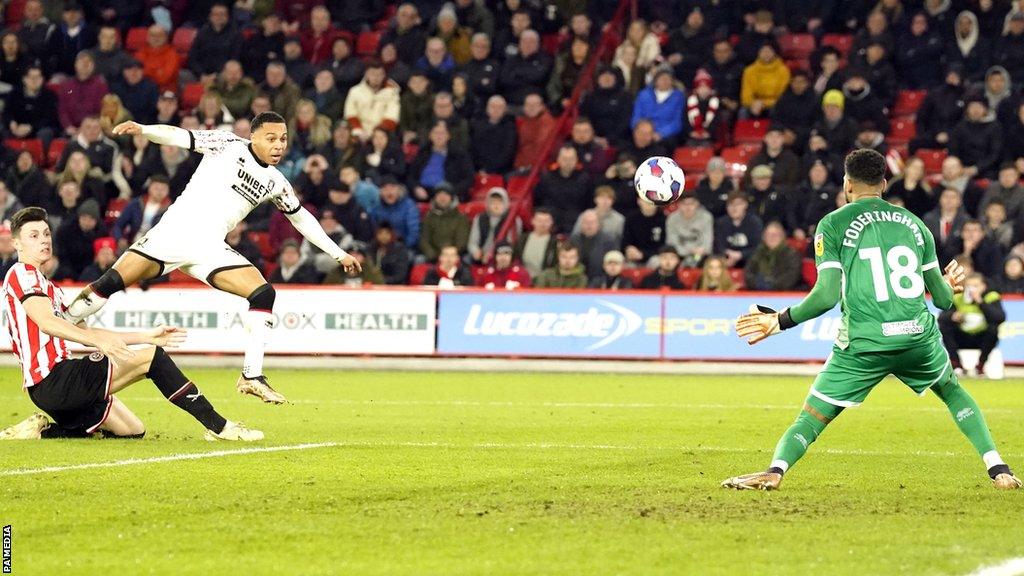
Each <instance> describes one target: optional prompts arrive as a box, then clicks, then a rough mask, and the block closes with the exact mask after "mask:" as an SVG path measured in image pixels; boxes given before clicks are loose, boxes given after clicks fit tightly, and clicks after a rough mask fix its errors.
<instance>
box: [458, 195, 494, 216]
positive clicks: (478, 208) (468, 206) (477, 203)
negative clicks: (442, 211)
mask: <svg viewBox="0 0 1024 576" xmlns="http://www.w3.org/2000/svg"><path fill="white" fill-rule="evenodd" d="M486 208H487V204H486V203H485V202H484V201H483V200H473V201H471V202H465V203H462V204H459V206H458V210H459V212H462V213H463V214H465V215H466V218H469V219H470V220H473V218H474V217H475V216H476V215H477V214H479V213H481V212H483V211H484V210H485V209H486Z"/></svg>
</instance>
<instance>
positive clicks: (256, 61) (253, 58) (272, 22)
mask: <svg viewBox="0 0 1024 576" xmlns="http://www.w3.org/2000/svg"><path fill="white" fill-rule="evenodd" d="M242 48H243V49H242V54H241V62H242V67H243V68H244V69H245V70H246V71H247V73H248V74H247V75H248V76H250V77H251V78H252V79H253V81H255V82H257V83H258V82H262V81H263V75H264V71H265V70H266V69H267V64H270V63H271V62H273V61H274V60H280V59H281V57H282V55H283V54H284V32H283V30H282V26H281V17H280V16H278V14H277V13H275V12H270V13H269V14H267V15H266V16H264V17H263V20H261V21H260V30H259V32H257V33H256V34H254V35H252V37H250V38H249V39H247V40H245V39H243V41H242ZM359 78H362V74H361V73H360V75H359V77H358V78H357V79H356V82H358V81H359Z"/></svg>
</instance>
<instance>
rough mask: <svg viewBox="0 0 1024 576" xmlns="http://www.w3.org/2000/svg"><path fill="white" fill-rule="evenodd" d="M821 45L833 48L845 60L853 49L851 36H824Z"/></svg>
mask: <svg viewBox="0 0 1024 576" xmlns="http://www.w3.org/2000/svg"><path fill="white" fill-rule="evenodd" d="M821 45H822V46H831V47H833V48H835V49H836V50H838V51H839V54H840V55H841V56H842V57H843V58H846V55H847V54H849V53H850V48H852V47H853V34H825V35H824V36H822V38H821Z"/></svg>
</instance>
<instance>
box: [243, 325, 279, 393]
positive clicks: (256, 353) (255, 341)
mask: <svg viewBox="0 0 1024 576" xmlns="http://www.w3.org/2000/svg"><path fill="white" fill-rule="evenodd" d="M273 318H274V315H273V314H271V313H269V312H265V311H263V310H248V311H246V313H245V332H246V335H247V338H246V342H245V360H244V361H243V362H242V376H245V377H246V378H255V377H257V376H262V375H263V349H264V347H265V346H266V344H267V330H269V329H270V324H271V322H273Z"/></svg>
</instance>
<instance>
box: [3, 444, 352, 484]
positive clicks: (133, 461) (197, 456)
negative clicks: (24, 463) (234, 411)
mask: <svg viewBox="0 0 1024 576" xmlns="http://www.w3.org/2000/svg"><path fill="white" fill-rule="evenodd" d="M337 445H338V443H337V442H318V443H316V444H292V445H290V446H267V447H264V448H240V449H238V450H214V451H211V452H195V453H191V454H171V455H169V456H155V457H153V458H128V459H127V460H114V461H112V462H89V463H86V464H69V465H66V466H45V467H43V468H15V469H14V470H3V471H0V476H28V475H31V474H48V473H51V472H67V471H69V470H88V469H90V468H117V467H120V466H135V465H139V464H156V463H159V462H176V461H178V460H202V459H204V458H219V457H221V456H238V455H242V454H256V453H260V452H287V451H291V450H311V449H313V448H330V447H332V446H337Z"/></svg>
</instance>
